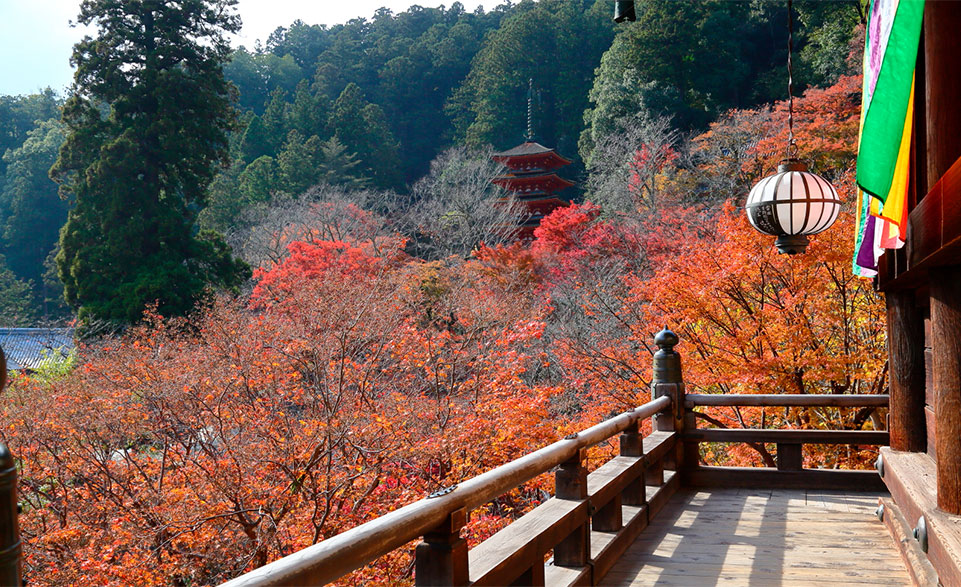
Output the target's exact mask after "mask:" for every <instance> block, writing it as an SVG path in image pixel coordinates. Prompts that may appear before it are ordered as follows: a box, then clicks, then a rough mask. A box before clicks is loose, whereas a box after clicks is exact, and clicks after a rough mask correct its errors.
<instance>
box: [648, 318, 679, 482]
mask: <svg viewBox="0 0 961 587" xmlns="http://www.w3.org/2000/svg"><path fill="white" fill-rule="evenodd" d="M678 342H680V339H679V338H678V336H677V335H676V334H674V333H673V332H671V331H670V330H668V329H667V328H664V330H662V331H660V332H658V333H657V334H656V335H655V336H654V344H656V345H657V346H658V348H659V350H658V351H657V352H656V353H654V377H653V381H652V383H651V387H652V390H651V398H652V399H657V398H659V397H663V396H665V395H666V396H670V397H671V402H672V403H671V410H670V412H667V413H662V414H657V415H656V416H654V429H655V430H658V431H674V432H678V433H680V432H683V431H684V424H685V423H684V412H685V407H684V380H683V378H682V377H681V355H679V354H678V353H677V352H676V351H675V350H674V347H675V346H676V345H677V343H678ZM683 461H684V444H683V443H682V442H678V443H677V445H676V447H675V449H674V450H673V451H672V452H670V453H669V454H668V455H667V456H666V457H665V459H664V464H665V465H666V466H667V467H668V468H669V469H673V470H674V471H679V470H680V468H681V467H682V466H683V465H684V463H683ZM649 473H650V474H649V476H648V484H650V485H660V484H662V483H663V482H664V475H663V469H662V468H661V467H660V466H656V467H651V468H650V469H649ZM652 481H654V482H655V483H652Z"/></svg>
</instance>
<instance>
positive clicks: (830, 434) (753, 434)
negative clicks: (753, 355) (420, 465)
mask: <svg viewBox="0 0 961 587" xmlns="http://www.w3.org/2000/svg"><path fill="white" fill-rule="evenodd" d="M683 438H684V440H685V441H692V440H693V441H697V442H765V443H769V442H774V443H779V444H874V445H878V446H880V445H882V444H887V443H888V433H887V432H877V431H874V430H777V429H775V430H772V429H767V428H734V429H731V428H699V429H697V430H689V431H687V432H685V433H684V435H683Z"/></svg>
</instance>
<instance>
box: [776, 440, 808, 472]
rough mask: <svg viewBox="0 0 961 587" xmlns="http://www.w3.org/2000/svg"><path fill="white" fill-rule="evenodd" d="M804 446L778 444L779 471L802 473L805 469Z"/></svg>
mask: <svg viewBox="0 0 961 587" xmlns="http://www.w3.org/2000/svg"><path fill="white" fill-rule="evenodd" d="M802 446H803V445H802V444H799V443H785V442H779V443H777V470H778V471H800V470H801V469H803V468H804V459H803V452H802Z"/></svg>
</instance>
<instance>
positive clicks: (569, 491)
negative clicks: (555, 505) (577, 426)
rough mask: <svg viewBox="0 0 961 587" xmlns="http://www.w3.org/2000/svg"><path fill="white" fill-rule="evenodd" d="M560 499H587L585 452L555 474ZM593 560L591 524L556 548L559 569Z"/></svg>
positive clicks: (572, 533)
mask: <svg viewBox="0 0 961 587" xmlns="http://www.w3.org/2000/svg"><path fill="white" fill-rule="evenodd" d="M554 485H555V488H556V491H555V493H556V495H557V498H558V499H573V500H585V499H587V469H586V468H584V451H583V450H579V451H577V456H575V457H574V458H572V459H570V460H568V461H564V463H562V464H561V467H560V469H558V470H557V472H556V473H555V474H554ZM590 558H591V529H590V523H589V522H585V523H584V524H582V525H580V526H579V527H578V528H577V529H576V530H574V531H573V532H571V534H570V535H569V536H568V537H567V538H565V539H564V540H561V541H560V543H559V544H558V545H557V546H555V547H554V564H555V565H557V566H559V567H583V566H586V565H587V563H588V562H589V561H590Z"/></svg>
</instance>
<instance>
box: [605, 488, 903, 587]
mask: <svg viewBox="0 0 961 587" xmlns="http://www.w3.org/2000/svg"><path fill="white" fill-rule="evenodd" d="M877 500H878V495H877V494H865V493H861V494H850V493H848V494H842V493H837V492H830V491H814V490H810V491H805V490H796V491H792V490H754V489H742V490H737V489H722V490H709V491H706V490H705V491H694V490H687V491H681V492H679V493H678V494H677V495H676V496H674V498H673V499H672V500H671V502H670V503H669V504H668V506H667V507H665V508H664V510H663V511H662V512H661V513H660V514H659V515H658V516H657V517H656V518H655V519H654V520H652V522H651V525H650V526H649V527H648V528H647V529H646V530H645V531H644V532H643V533H642V534H641V535H640V536H639V537H638V539H637V541H636V542H635V543H634V544H633V545H632V546H631V548H630V549H629V550H628V551H627V552H626V553H625V554H624V556H623V557H622V558H621V560H620V561H619V562H618V563H617V565H615V566H614V568H613V569H611V572H610V573H608V575H607V576H606V577H605V579H604V580H603V581H602V582H601V584H603V585H683V586H686V587H692V586H700V585H747V586H750V587H755V586H757V587H760V586H765V587H767V586H778V585H791V586H794V585H797V586H802V585H812V586H813V585H821V586H833V585H852V586H855V587H862V586H866V585H885V586H890V585H909V584H910V579H909V577H908V574H907V572H906V570H905V568H904V565H903V563H902V561H901V558H900V556H899V554H898V551H897V549H896V547H895V545H894V542H893V541H892V539H891V537H890V535H889V534H888V532H887V530H886V529H885V527H884V525H883V524H882V523H881V522H880V521H879V520H878V519H877V518H876V517H875V515H874V510H875V508H876V507H877V503H878V501H877Z"/></svg>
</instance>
